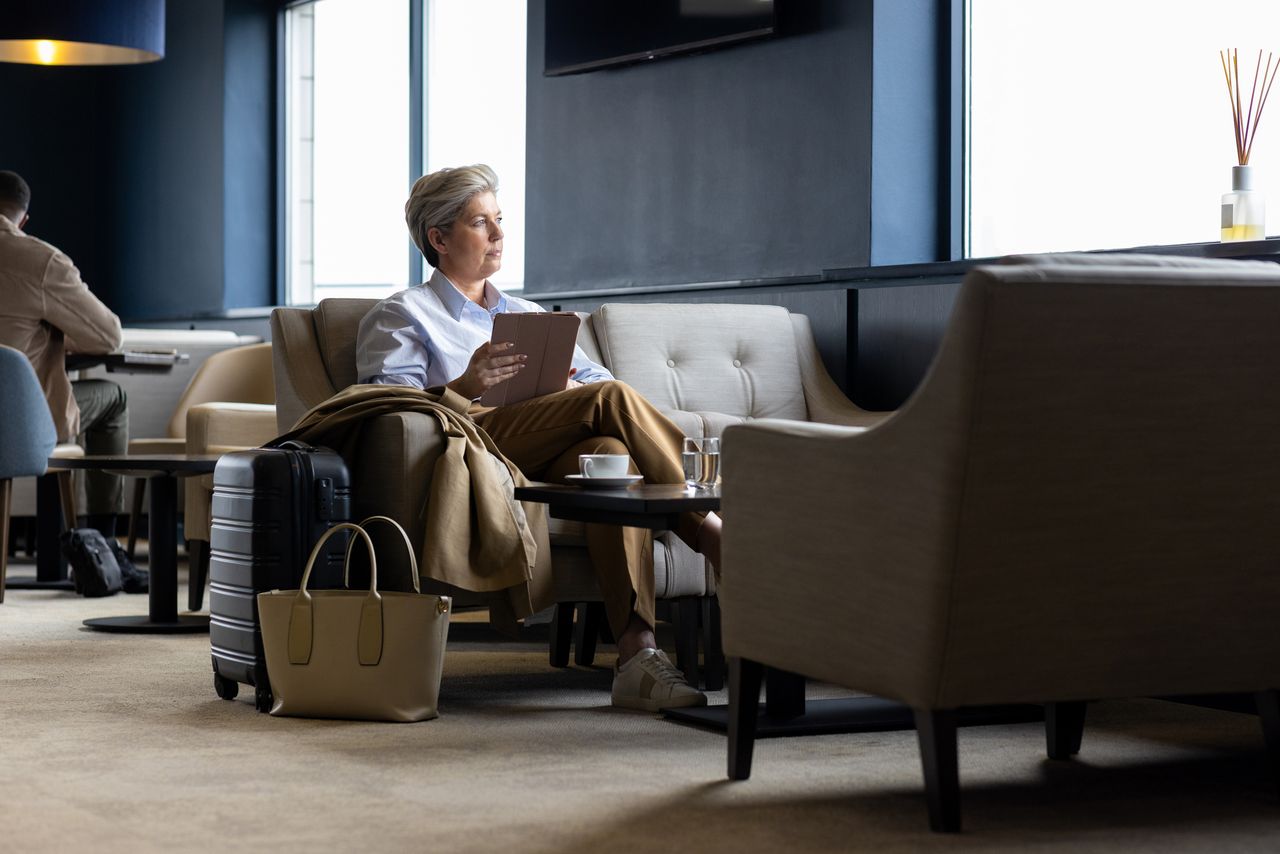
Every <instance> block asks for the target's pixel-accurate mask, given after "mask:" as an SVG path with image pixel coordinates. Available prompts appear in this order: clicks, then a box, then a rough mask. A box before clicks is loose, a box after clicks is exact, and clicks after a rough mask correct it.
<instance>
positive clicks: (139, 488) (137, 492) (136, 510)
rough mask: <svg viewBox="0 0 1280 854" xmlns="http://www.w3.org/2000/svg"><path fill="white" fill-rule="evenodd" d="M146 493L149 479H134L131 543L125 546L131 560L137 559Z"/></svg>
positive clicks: (130, 518) (130, 513)
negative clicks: (143, 501)
mask: <svg viewBox="0 0 1280 854" xmlns="http://www.w3.org/2000/svg"><path fill="white" fill-rule="evenodd" d="M146 493H147V479H146V478H145V477H138V478H134V480H133V503H132V506H131V507H130V508H129V541H128V544H127V545H126V546H125V551H126V552H127V553H128V555H129V559H130V560H133V559H134V558H135V557H137V551H138V523H139V522H140V521H141V520H142V497H143V496H144V495H146Z"/></svg>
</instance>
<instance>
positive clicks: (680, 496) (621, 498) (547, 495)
mask: <svg viewBox="0 0 1280 854" xmlns="http://www.w3.org/2000/svg"><path fill="white" fill-rule="evenodd" d="M515 497H516V499H517V500H519V501H536V502H538V503H540V504H546V505H547V512H549V513H550V514H551V515H552V516H555V517H556V518H557V519H571V520H574V521H577V522H600V523H602V524H605V525H627V526H630V527H632V528H648V529H650V530H653V531H669V530H673V529H674V528H675V526H676V520H677V519H678V518H679V517H680V514H681V513H691V512H707V511H711V510H719V509H720V487H718V486H717V487H715V488H713V489H708V490H700V491H698V492H694V491H692V490H690V489H688V488H687V487H686V486H685V485H684V484H682V483H644V484H639V485H637V486H630V487H627V488H626V489H593V488H590V487H585V486H565V485H563V484H558V483H531V484H529V485H528V486H518V487H516V491H515Z"/></svg>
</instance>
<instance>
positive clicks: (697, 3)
mask: <svg viewBox="0 0 1280 854" xmlns="http://www.w3.org/2000/svg"><path fill="white" fill-rule="evenodd" d="M773 6H774V2H773V0H547V5H546V10H547V12H546V37H547V39H546V41H547V46H546V67H545V74H546V75H547V76H554V75H557V74H575V73H577V72H579V71H590V70H592V69H595V68H605V67H607V66H610V65H624V64H626V63H631V62H642V61H644V60H647V59H655V58H657V57H660V56H670V55H672V54H677V53H687V52H689V51H698V50H705V49H707V48H712V47H719V46H721V45H726V44H732V43H733V42H740V41H745V40H747V39H755V38H761V37H763V36H768V35H771V34H772V33H773V32H774V26H775V22H774V9H773Z"/></svg>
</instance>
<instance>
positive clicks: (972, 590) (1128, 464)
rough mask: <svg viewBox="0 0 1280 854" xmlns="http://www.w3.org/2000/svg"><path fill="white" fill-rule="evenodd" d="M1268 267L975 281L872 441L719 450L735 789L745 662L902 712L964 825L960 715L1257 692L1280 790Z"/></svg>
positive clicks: (1071, 714)
mask: <svg viewBox="0 0 1280 854" xmlns="http://www.w3.org/2000/svg"><path fill="white" fill-rule="evenodd" d="M1278 329H1280V267H1277V266H1276V265H1274V264H1269V263H1249V262H1229V261H1201V260H1190V259H1172V258H1166V257H1160V258H1155V257H1144V256H1117V255H1100V256H1060V257H1054V256H1047V257H1042V258H1028V259H1020V260H1017V261H1016V263H1010V264H1008V265H995V266H990V267H983V268H978V269H976V270H974V271H973V272H971V273H970V274H969V275H968V276H967V277H966V279H965V282H964V284H963V286H962V289H961V294H960V298H959V301H958V303H957V305H956V308H955V312H954V315H953V317H952V319H951V324H950V327H949V329H948V331H947V333H946V336H945V338H944V340H943V343H942V347H941V350H940V352H939V353H938V356H937V358H936V360H935V362H934V364H933V366H932V368H931V370H930V372H929V374H928V376H927V377H926V378H925V380H924V382H923V384H922V385H921V387H920V388H919V389H918V390H917V392H916V393H915V394H914V395H913V397H912V398H911V399H910V400H909V401H908V402H907V404H906V405H905V406H904V407H903V408H902V409H901V410H899V411H898V412H897V413H896V414H895V415H893V416H892V417H891V418H889V419H888V420H886V421H884V422H883V423H881V424H880V425H879V426H876V427H873V428H872V429H869V430H866V431H856V430H851V429H848V428H842V427H831V426H822V425H807V424H798V423H794V422H783V421H767V422H760V423H756V424H751V425H745V426H738V427H733V428H731V429H730V430H728V431H727V433H726V436H725V442H724V455H725V458H724V471H725V474H724V499H723V507H724V512H725V531H724V543H723V555H724V586H723V589H722V590H721V594H720V595H721V604H722V608H723V621H724V622H723V628H724V646H725V652H726V654H727V655H728V656H730V662H731V669H730V704H731V709H730V716H731V723H730V741H729V776H730V777H732V778H735V779H741V778H745V777H746V776H748V774H749V773H750V770H751V753H752V750H751V747H752V737H753V734H754V728H755V721H756V703H757V697H758V691H759V684H760V676H761V669H762V668H761V665H765V666H768V667H771V668H778V669H780V670H783V671H790V672H793V673H798V674H804V675H807V676H810V677H814V678H816V679H820V680H824V681H827V682H833V683H837V684H840V685H845V686H848V687H850V688H854V689H857V690H860V691H865V692H868V693H871V694H875V695H878V696H882V697H886V698H890V699H893V700H897V701H900V702H902V703H905V704H906V705H908V706H909V707H910V708H911V709H912V710H914V715H915V720H916V724H917V729H918V731H919V740H920V751H921V757H922V762H923V766H924V776H925V788H926V792H927V795H928V805H929V816H930V824H931V826H932V827H933V828H934V829H935V830H958V829H959V825H960V810H959V777H958V770H957V768H958V765H957V748H956V729H955V727H956V714H955V713H956V710H957V709H961V708H963V707H968V706H975V705H988V704H1003V703H1045V704H1048V709H1047V715H1046V720H1047V739H1048V744H1049V755H1050V757H1051V758H1055V759H1066V758H1069V756H1070V755H1071V754H1073V753H1075V752H1076V751H1078V750H1079V748H1080V739H1081V732H1082V728H1083V722H1084V710H1085V702H1086V701H1088V700H1092V699H1102V698H1114V697H1129V696H1167V695H1180V694H1199V693H1219V692H1222V693H1226V692H1258V694H1257V697H1258V703H1259V708H1260V711H1261V713H1262V722H1263V729H1264V734H1265V738H1266V742H1267V744H1268V749H1269V750H1270V755H1271V763H1272V768H1273V770H1274V771H1276V772H1277V777H1278V781H1280V710H1278V705H1277V697H1278V694H1277V691H1276V689H1277V688H1280V632H1277V631H1276V614H1277V613H1280V573H1278V572H1277V570H1276V561H1277V559H1278V556H1280V490H1278V489H1277V488H1276V486H1277V484H1278V483H1280V454H1278V453H1276V443H1277V437H1278V436H1280V385H1278V384H1277V382H1276V369H1277V365H1280V335H1278V334H1277V330H1278Z"/></svg>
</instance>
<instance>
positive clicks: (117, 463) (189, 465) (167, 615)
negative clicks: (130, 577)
mask: <svg viewBox="0 0 1280 854" xmlns="http://www.w3.org/2000/svg"><path fill="white" fill-rule="evenodd" d="M218 459H219V455H218V454H191V455H187V454H118V455H99V456H85V457H79V458H72V459H58V458H56V457H55V458H51V459H50V460H49V469H50V470H56V471H63V470H67V469H97V470H99V471H105V472H110V473H111V474H119V475H126V476H129V477H145V478H147V480H148V481H149V483H148V484H147V486H148V491H149V492H150V493H151V507H150V514H151V547H150V556H151V562H150V566H149V567H148V569H149V570H150V573H151V584H150V590H149V592H148V594H147V616H145V617H134V616H130V617H95V618H93V619H90V620H85V621H84V624H85V625H86V626H88V627H89V628H91V629H97V630H98V631H103V632H129V633H148V634H179V633H188V632H207V631H209V618H208V617H207V616H205V615H204V614H179V613H178V537H177V519H176V514H175V510H176V508H177V503H178V478H180V477H191V476H192V475H199V474H210V473H212V472H213V469H214V466H215V465H217V462H218Z"/></svg>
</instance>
